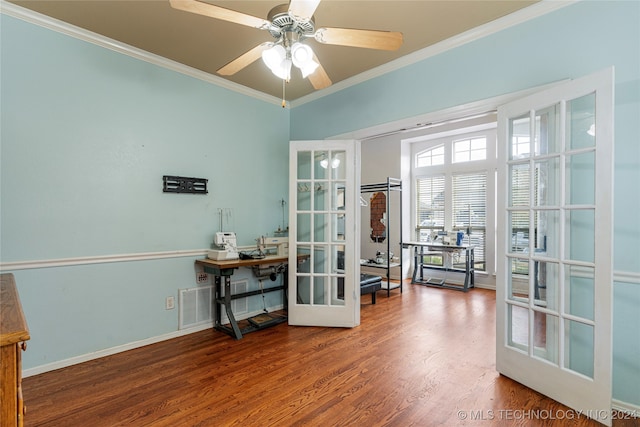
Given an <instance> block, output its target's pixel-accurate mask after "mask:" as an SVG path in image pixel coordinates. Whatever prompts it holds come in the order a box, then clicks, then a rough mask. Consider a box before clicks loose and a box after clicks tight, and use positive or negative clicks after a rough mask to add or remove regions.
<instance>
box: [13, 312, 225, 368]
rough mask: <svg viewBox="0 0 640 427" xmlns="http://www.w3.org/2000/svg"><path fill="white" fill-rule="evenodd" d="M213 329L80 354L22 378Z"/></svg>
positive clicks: (209, 325)
mask: <svg viewBox="0 0 640 427" xmlns="http://www.w3.org/2000/svg"><path fill="white" fill-rule="evenodd" d="M209 328H213V322H209V323H206V324H202V325H198V326H196V327H193V328H189V329H182V330H179V331H175V332H171V333H168V334H163V335H158V336H155V337H151V338H147V339H144V340H140V341H134V342H130V343H127V344H123V345H118V346H115V347H111V348H106V349H104V350H100V351H95V352H92V353H87V354H82V355H80V356H74V357H70V358H69V359H64V360H58V361H57V362H52V363H47V364H45V365H40V366H36V367H34V368H29V369H25V370H24V371H23V372H22V376H23V378H26V377H30V376H33V375H39V374H43V373H45V372H49V371H55V370H56V369H61V368H66V367H68V366H72V365H77V364H79V363H83V362H88V361H90V360H95V359H99V358H101V357H106V356H111V355H113V354H117V353H121V352H123V351H127V350H133V349H134V348H139V347H144V346H145V345H149V344H155V343H158V342H161V341H166V340H170V339H173V338H178V337H181V336H184V335H189V334H192V333H194V332H200V331H203V330H205V329H209Z"/></svg>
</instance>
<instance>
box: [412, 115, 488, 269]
mask: <svg viewBox="0 0 640 427" xmlns="http://www.w3.org/2000/svg"><path fill="white" fill-rule="evenodd" d="M471 132H473V133H471ZM412 143H413V145H412V153H413V165H414V167H413V170H412V173H413V179H414V183H415V198H414V203H415V205H414V207H415V210H414V212H415V214H414V215H415V239H416V240H418V241H427V240H429V238H430V237H432V236H433V234H434V233H435V232H437V231H452V232H453V231H463V232H464V233H465V234H464V240H463V243H465V244H468V243H470V244H471V245H473V246H474V247H475V250H474V251H475V254H474V255H475V268H476V271H486V272H487V273H489V274H492V273H494V271H495V245H496V240H495V226H496V224H495V197H496V194H495V187H496V182H495V178H496V167H497V160H496V147H495V145H496V131H495V123H492V124H487V125H486V126H485V127H484V128H482V129H478V128H476V129H473V130H472V131H470V130H465V129H459V130H456V131H447V132H446V133H445V134H439V135H433V136H425V138H424V139H423V140H417V141H412ZM491 280H492V279H491Z"/></svg>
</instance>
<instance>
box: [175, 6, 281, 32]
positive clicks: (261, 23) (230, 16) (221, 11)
mask: <svg viewBox="0 0 640 427" xmlns="http://www.w3.org/2000/svg"><path fill="white" fill-rule="evenodd" d="M169 3H171V7H172V8H174V9H179V10H183V11H185V12H191V13H196V14H198V15H204V16H208V17H210V18H215V19H221V20H223V21H228V22H233V23H235V24H240V25H246V26H248V27H254V28H260V29H267V28H269V26H270V25H271V23H270V22H269V21H267V20H265V19H262V18H257V17H255V16H251V15H247V14H245V13H241V12H236V11H235V10H231V9H225V8H224V7H220V6H215V5H213V4H209V3H203V2H201V1H197V0H169Z"/></svg>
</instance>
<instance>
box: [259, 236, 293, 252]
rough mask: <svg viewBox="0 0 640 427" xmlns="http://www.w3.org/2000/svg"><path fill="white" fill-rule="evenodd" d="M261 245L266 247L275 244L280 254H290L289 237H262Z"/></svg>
mask: <svg viewBox="0 0 640 427" xmlns="http://www.w3.org/2000/svg"><path fill="white" fill-rule="evenodd" d="M259 245H261V246H262V247H263V249H264V248H266V247H267V246H275V247H276V248H277V250H278V253H277V255H278V256H287V255H289V238H288V237H265V236H262V237H260V242H259Z"/></svg>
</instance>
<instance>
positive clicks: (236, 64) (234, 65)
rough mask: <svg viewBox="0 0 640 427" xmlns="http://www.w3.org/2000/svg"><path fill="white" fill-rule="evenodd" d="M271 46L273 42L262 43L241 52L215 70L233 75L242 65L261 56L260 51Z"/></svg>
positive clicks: (246, 64)
mask: <svg viewBox="0 0 640 427" xmlns="http://www.w3.org/2000/svg"><path fill="white" fill-rule="evenodd" d="M271 46H273V43H269V42H267V43H262V44H260V45H258V46H256V47H254V48H253V49H251V50H249V51H247V52H245V53H243V54H242V55H240V56H239V57H237V58H236V59H234V60H233V61H231V62H229V63H228V64H227V65H225V66H224V67H222V68H220V69H219V70H218V71H216V72H217V73H218V74H220V75H222V76H230V75H233V74H235V73H237V72H238V71H240V70H242V69H243V68H244V67H246V66H248V65H250V64H252V63H253V62H255V61H256V60H257V59H258V58H260V57H261V56H262V52H263V51H265V50H267V49H269V48H270V47H271Z"/></svg>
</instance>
